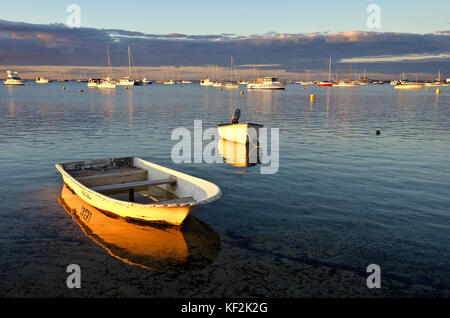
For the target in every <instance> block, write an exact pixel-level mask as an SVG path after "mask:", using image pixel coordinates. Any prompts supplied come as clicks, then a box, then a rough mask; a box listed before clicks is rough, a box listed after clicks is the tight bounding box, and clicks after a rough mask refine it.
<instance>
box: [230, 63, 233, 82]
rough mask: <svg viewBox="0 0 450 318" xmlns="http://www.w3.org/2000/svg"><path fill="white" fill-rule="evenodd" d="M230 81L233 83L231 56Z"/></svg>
mask: <svg viewBox="0 0 450 318" xmlns="http://www.w3.org/2000/svg"><path fill="white" fill-rule="evenodd" d="M230 83H233V57H231V59H230Z"/></svg>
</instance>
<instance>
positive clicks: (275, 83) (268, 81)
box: [247, 76, 286, 90]
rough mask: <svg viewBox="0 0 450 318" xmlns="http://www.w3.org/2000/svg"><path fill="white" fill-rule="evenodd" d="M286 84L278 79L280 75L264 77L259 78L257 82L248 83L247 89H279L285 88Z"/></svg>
mask: <svg viewBox="0 0 450 318" xmlns="http://www.w3.org/2000/svg"><path fill="white" fill-rule="evenodd" d="M285 88H286V85H285V84H283V83H281V82H280V81H279V80H278V77H271V76H268V77H264V78H258V79H257V81H256V82H255V83H250V84H247V89H261V90H279V89H285Z"/></svg>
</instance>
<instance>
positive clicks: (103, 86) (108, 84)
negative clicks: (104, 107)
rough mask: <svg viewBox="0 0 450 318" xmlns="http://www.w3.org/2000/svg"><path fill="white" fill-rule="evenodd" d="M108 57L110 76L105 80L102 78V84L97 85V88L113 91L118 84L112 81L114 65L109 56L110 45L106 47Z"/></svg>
mask: <svg viewBox="0 0 450 318" xmlns="http://www.w3.org/2000/svg"><path fill="white" fill-rule="evenodd" d="M106 51H107V55H108V66H107V73H108V76H107V77H105V78H102V79H101V80H100V83H99V84H98V85H97V88H101V89H112V88H116V86H117V83H116V81H114V80H113V79H112V77H113V76H112V65H111V58H110V56H109V45H108V46H107V47H106Z"/></svg>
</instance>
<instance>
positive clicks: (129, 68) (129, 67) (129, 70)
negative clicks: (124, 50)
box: [128, 46, 131, 78]
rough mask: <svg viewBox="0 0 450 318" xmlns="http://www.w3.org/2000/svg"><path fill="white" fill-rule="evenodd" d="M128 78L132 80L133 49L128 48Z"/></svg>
mask: <svg viewBox="0 0 450 318" xmlns="http://www.w3.org/2000/svg"><path fill="white" fill-rule="evenodd" d="M128 76H129V77H130V78H131V49H130V47H129V46H128Z"/></svg>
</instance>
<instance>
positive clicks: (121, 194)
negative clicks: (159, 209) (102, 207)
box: [62, 157, 193, 204]
mask: <svg viewBox="0 0 450 318" xmlns="http://www.w3.org/2000/svg"><path fill="white" fill-rule="evenodd" d="M133 159H134V158H133V157H127V158H115V159H102V160H91V161H79V162H72V163H64V164H62V166H63V168H64V170H66V171H67V172H68V173H69V174H70V175H71V176H72V177H74V178H75V179H76V180H77V181H78V182H80V183H82V184H83V185H84V186H86V187H88V188H90V189H92V190H94V191H96V192H100V193H102V194H103V195H107V196H109V197H111V198H114V199H117V200H121V201H129V202H136V203H142V204H155V203H164V204H167V203H173V202H174V201H176V202H180V203H181V201H183V202H185V201H192V199H193V198H192V197H189V198H180V197H178V196H177V195H176V187H177V181H176V178H175V177H169V178H163V179H156V178H149V172H148V170H146V169H143V168H139V167H135V166H134V165H133Z"/></svg>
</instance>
